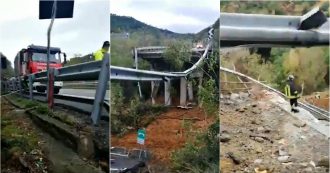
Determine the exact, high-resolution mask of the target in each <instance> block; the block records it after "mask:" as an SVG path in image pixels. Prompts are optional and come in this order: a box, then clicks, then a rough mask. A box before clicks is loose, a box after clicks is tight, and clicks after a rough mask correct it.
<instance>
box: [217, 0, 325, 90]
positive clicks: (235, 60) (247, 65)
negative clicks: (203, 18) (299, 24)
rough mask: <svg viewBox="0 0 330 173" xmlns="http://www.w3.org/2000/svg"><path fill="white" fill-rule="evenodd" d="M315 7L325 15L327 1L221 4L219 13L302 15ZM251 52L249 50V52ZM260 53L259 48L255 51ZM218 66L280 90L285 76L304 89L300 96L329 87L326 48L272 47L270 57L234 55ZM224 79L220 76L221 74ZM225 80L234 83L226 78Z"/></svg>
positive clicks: (234, 78) (224, 59)
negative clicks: (293, 78) (290, 77)
mask: <svg viewBox="0 0 330 173" xmlns="http://www.w3.org/2000/svg"><path fill="white" fill-rule="evenodd" d="M315 6H319V7H320V9H321V10H323V12H324V13H325V14H326V15H327V16H329V2H328V1H276V2H275V1H264V2H262V1H241V2H239V3H238V1H221V11H222V12H239V13H259V14H283V15H303V14H305V13H306V12H308V11H309V10H311V9H312V8H313V7H315ZM250 50H251V49H250ZM259 51H260V49H259ZM221 64H222V66H224V67H227V68H231V69H232V68H233V64H234V65H235V67H236V70H238V71H240V72H242V73H244V74H247V75H249V76H251V77H253V78H255V79H259V80H260V81H266V83H268V84H270V85H271V86H273V87H275V88H276V89H278V90H280V91H282V90H283V88H284V86H285V84H286V78H287V76H288V74H293V75H294V76H295V77H296V82H297V85H298V86H301V85H303V86H304V91H303V92H304V94H310V93H312V92H315V91H320V90H324V89H325V88H328V87H329V48H327V47H312V48H294V49H290V48H272V49H271V53H270V56H269V57H268V56H261V54H260V53H255V52H254V53H253V52H252V53H251V54H247V53H245V54H244V53H243V54H241V55H238V54H237V53H236V55H235V54H232V53H230V54H229V55H224V56H222V57H221ZM221 77H222V79H224V77H225V76H224V75H223V74H222V75H221ZM227 80H228V81H237V78H236V77H233V76H228V77H227Z"/></svg>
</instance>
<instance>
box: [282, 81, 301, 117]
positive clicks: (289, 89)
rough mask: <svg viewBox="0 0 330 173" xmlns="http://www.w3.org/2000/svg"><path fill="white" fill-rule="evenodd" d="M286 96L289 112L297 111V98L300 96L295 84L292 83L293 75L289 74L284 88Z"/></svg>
mask: <svg viewBox="0 0 330 173" xmlns="http://www.w3.org/2000/svg"><path fill="white" fill-rule="evenodd" d="M284 90H285V95H286V97H287V98H288V99H289V100H290V106H291V112H294V113H298V112H299V110H298V109H297V107H298V98H299V97H300V95H299V93H298V90H297V88H296V85H295V83H294V76H293V75H289V76H288V80H287V84H286V86H285V88H284Z"/></svg>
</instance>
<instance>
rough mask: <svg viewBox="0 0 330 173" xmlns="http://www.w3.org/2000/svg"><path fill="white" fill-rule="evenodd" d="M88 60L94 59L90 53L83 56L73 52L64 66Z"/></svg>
mask: <svg viewBox="0 0 330 173" xmlns="http://www.w3.org/2000/svg"><path fill="white" fill-rule="evenodd" d="M89 61H94V59H93V56H92V53H91V54H88V55H85V56H82V55H81V54H74V55H73V57H72V58H70V59H69V60H68V61H67V63H66V64H65V66H69V65H74V64H80V63H84V62H89Z"/></svg>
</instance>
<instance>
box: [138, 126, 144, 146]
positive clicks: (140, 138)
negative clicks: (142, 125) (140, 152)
mask: <svg viewBox="0 0 330 173" xmlns="http://www.w3.org/2000/svg"><path fill="white" fill-rule="evenodd" d="M145 139H146V131H145V130H143V129H139V130H138V134H137V143H138V144H141V145H144V141H145Z"/></svg>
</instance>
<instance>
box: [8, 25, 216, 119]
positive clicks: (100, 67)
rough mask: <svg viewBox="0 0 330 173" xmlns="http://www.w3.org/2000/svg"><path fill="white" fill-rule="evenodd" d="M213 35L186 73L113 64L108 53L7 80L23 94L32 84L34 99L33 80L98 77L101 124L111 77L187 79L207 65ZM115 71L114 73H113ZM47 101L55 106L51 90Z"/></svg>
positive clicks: (96, 105) (96, 111) (95, 116)
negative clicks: (25, 85)
mask: <svg viewBox="0 0 330 173" xmlns="http://www.w3.org/2000/svg"><path fill="white" fill-rule="evenodd" d="M212 38H213V28H211V29H210V31H209V37H208V44H207V46H206V49H205V51H204V53H203V55H202V56H201V58H200V59H199V60H198V62H197V63H195V64H194V65H193V66H192V67H191V68H189V69H187V70H186V71H184V72H156V71H148V70H138V69H132V68H125V67H118V66H110V55H109V54H105V56H104V58H103V60H102V61H93V62H86V63H81V64H76V65H71V66H66V67H62V68H57V69H54V68H50V69H49V71H41V72H38V73H35V74H30V75H28V76H27V79H26V78H25V79H24V78H23V77H13V78H11V80H9V81H7V83H6V86H7V84H8V85H9V87H8V88H10V90H11V91H17V90H18V91H19V92H20V94H21V95H23V88H22V83H23V82H25V83H26V81H28V83H29V85H28V86H29V88H28V91H29V98H30V99H31V100H33V83H34V82H48V85H49V88H54V82H55V81H95V80H97V81H98V82H97V86H96V93H95V99H94V103H93V110H92V111H91V112H92V113H91V119H92V121H93V123H94V124H98V121H99V119H100V113H101V108H102V105H103V102H104V96H105V93H106V90H107V85H108V81H109V80H110V81H111V80H134V81H169V80H170V79H172V78H185V77H187V76H188V75H189V74H191V73H192V72H193V71H195V70H196V69H198V68H199V67H200V66H201V65H203V61H204V60H205V59H206V57H207V56H206V55H207V53H208V51H209V49H210V48H211V45H212ZM110 72H111V74H110ZM47 99H48V100H47V102H48V104H49V107H50V108H52V106H53V104H54V93H53V90H52V89H50V90H49V91H47Z"/></svg>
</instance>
